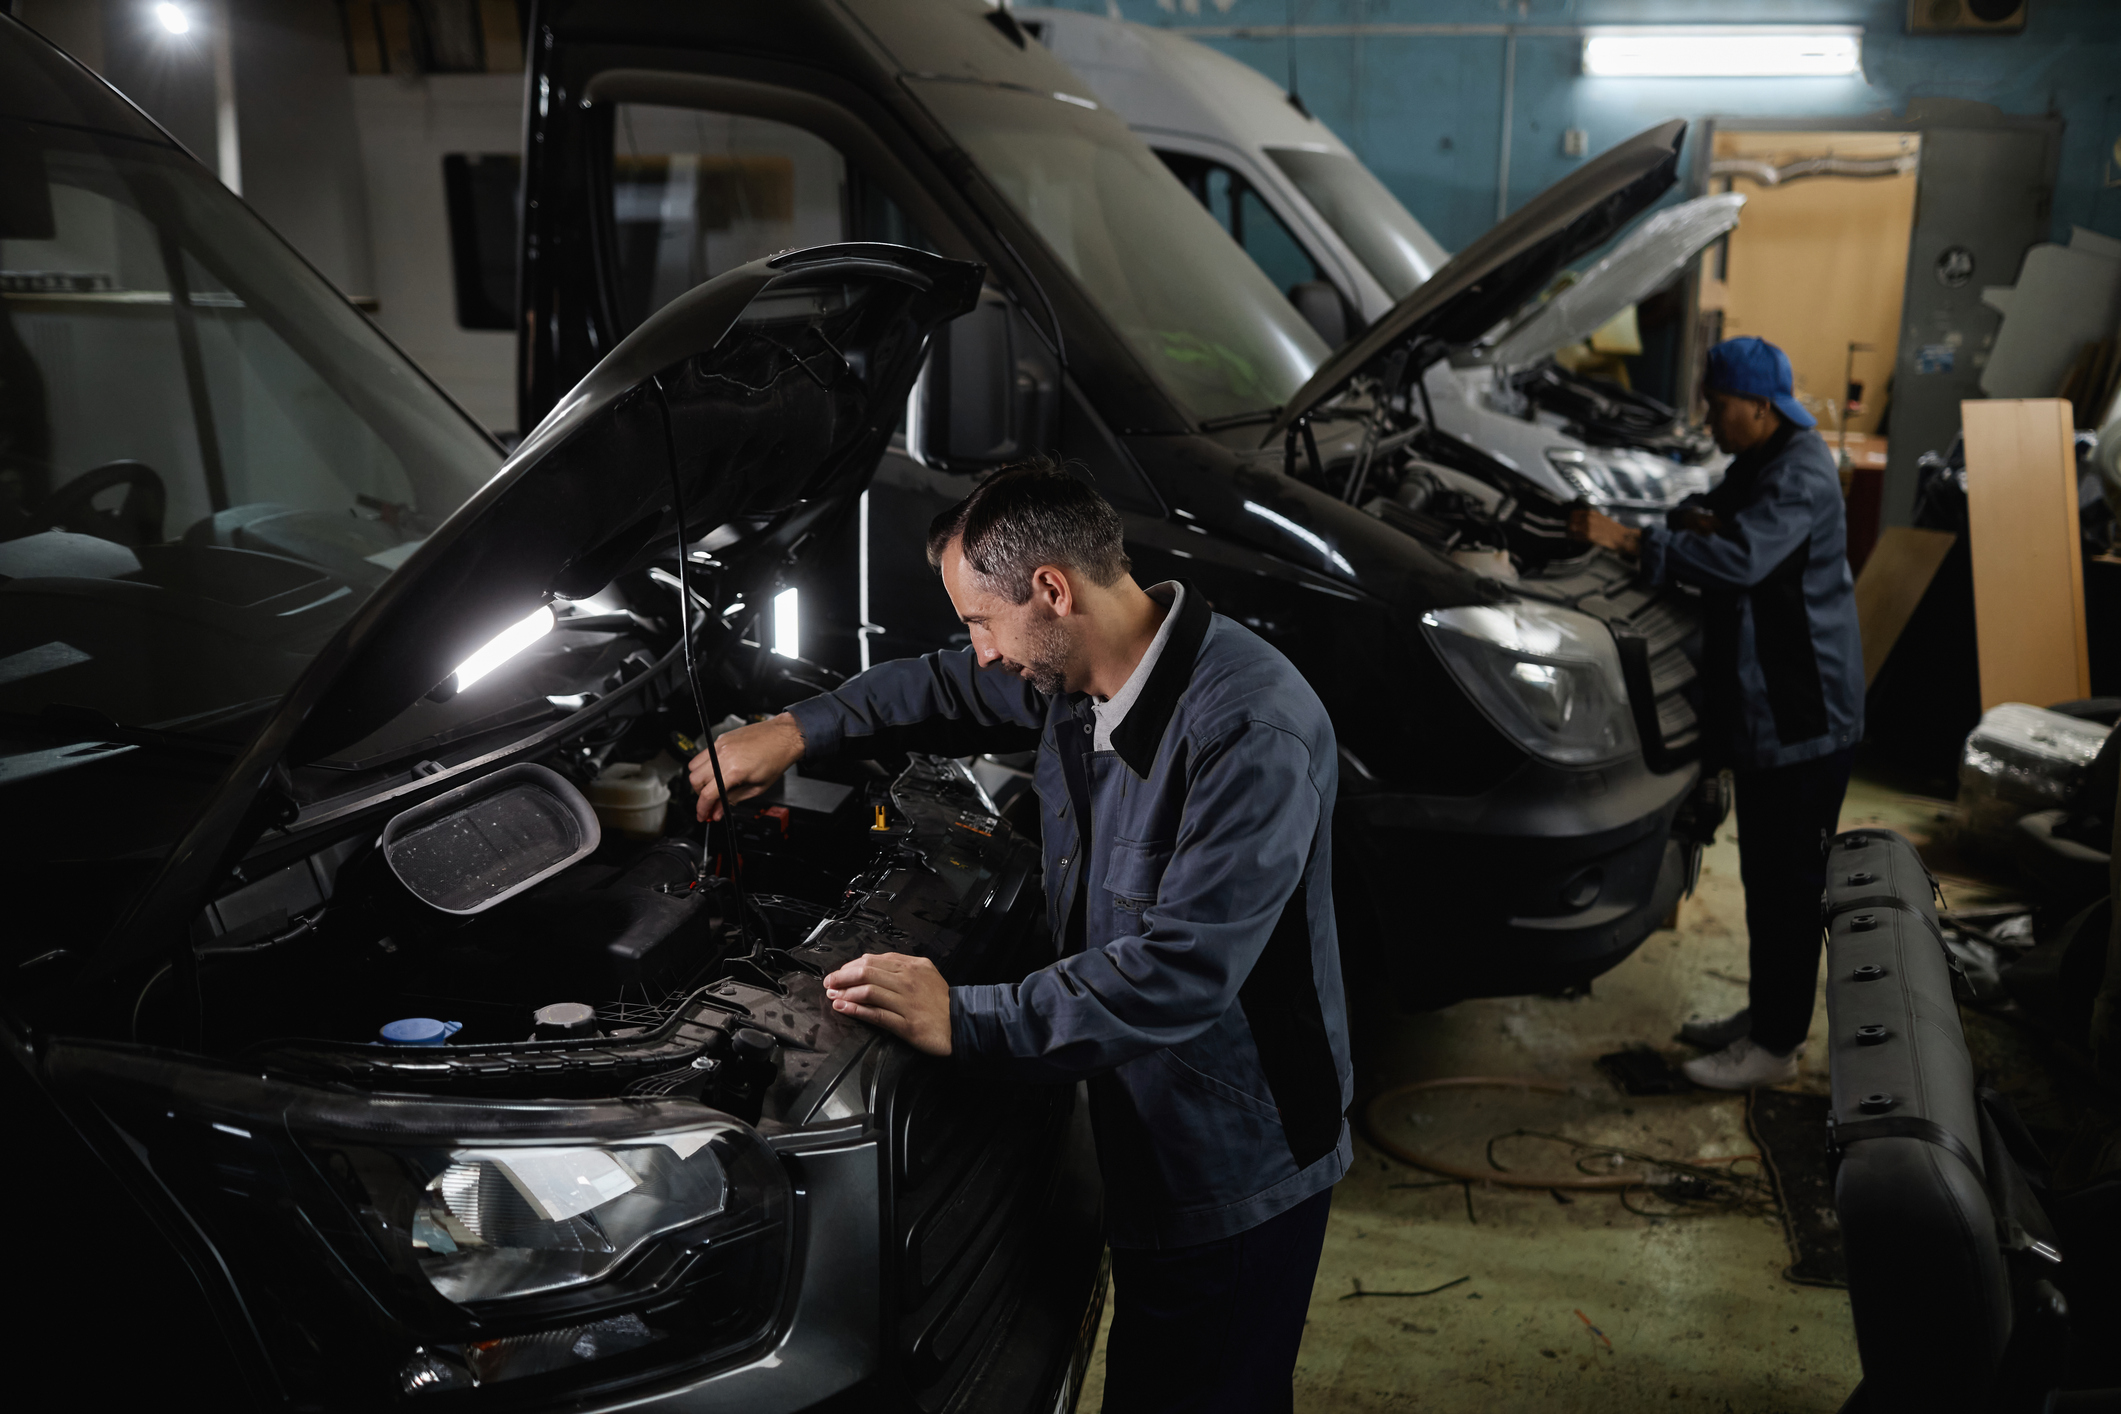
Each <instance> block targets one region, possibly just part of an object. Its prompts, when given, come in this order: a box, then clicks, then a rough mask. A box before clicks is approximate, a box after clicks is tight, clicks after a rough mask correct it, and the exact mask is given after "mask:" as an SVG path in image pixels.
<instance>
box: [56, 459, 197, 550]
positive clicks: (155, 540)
mask: <svg viewBox="0 0 2121 1414" xmlns="http://www.w3.org/2000/svg"><path fill="white" fill-rule="evenodd" d="M113 486H123V487H125V499H124V501H122V502H121V503H120V504H119V506H118V509H117V510H115V511H106V510H99V509H98V508H97V507H96V506H94V505H93V504H91V503H92V502H93V501H94V500H95V498H96V497H98V496H100V495H102V494H103V493H104V492H105V491H108V490H109V489H110V488H111V487H113ZM168 504H169V493H168V491H167V490H165V489H164V487H163V485H162V478H161V477H160V476H159V475H157V474H156V472H155V469H154V468H153V467H151V466H149V465H148V464H147V463H146V462H140V461H134V460H132V459H131V458H129V457H127V458H123V459H121V460H118V461H114V462H105V463H104V464H103V465H102V466H99V467H97V468H96V469H95V470H93V471H85V472H83V473H82V474H81V475H79V476H77V477H75V478H74V479H73V480H72V481H69V482H67V483H66V484H65V485H64V486H61V487H60V488H59V489H58V490H56V491H54V492H52V493H51V495H49V496H47V497H45V498H44V504H43V505H41V506H39V507H37V511H36V514H34V515H32V516H31V517H30V519H29V526H28V528H27V529H25V530H24V531H23V532H22V534H24V535H36V534H38V533H39V532H41V531H46V530H71V531H74V532H76V533H78V534H81V535H93V536H95V537H97V538H98V539H100V540H111V541H115V542H116V543H118V544H120V545H132V546H139V545H158V544H160V543H161V542H162V516H163V512H164V510H165V509H166V508H167V506H168Z"/></svg>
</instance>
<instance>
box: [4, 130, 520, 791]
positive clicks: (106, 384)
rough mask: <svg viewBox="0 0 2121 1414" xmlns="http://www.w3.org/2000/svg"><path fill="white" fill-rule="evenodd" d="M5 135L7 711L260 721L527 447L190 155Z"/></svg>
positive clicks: (124, 719) (110, 720)
mask: <svg viewBox="0 0 2121 1414" xmlns="http://www.w3.org/2000/svg"><path fill="white" fill-rule="evenodd" d="M0 152H5V153H7V154H8V158H7V161H6V162H5V163H0V728H4V727H6V726H7V724H9V723H13V724H14V727H15V728H17V729H23V728H27V727H29V726H30V723H29V722H25V720H24V719H32V720H33V721H35V720H41V721H42V722H44V723H45V724H46V725H47V726H50V725H51V724H52V723H54V722H59V721H66V722H72V723H77V724H84V725H77V726H71V727H67V728H65V730H69V731H90V732H93V731H94V730H95V729H96V727H95V724H97V723H103V724H105V729H106V730H108V729H110V727H111V724H115V725H116V726H122V727H126V728H132V729H135V731H136V733H137V732H138V731H155V732H162V733H171V732H175V733H185V734H190V735H193V736H205V737H221V738H224V739H228V740H235V739H239V737H240V736H241V735H245V734H247V732H246V731H245V728H246V727H247V726H248V725H249V724H251V723H252V722H253V721H254V719H255V716H256V715H257V713H259V712H260V711H262V710H263V709H264V708H265V707H267V706H270V705H271V704H272V703H273V702H274V701H275V700H276V699H277V698H278V697H279V696H280V695H281V694H282V693H284V692H285V691H286V690H287V688H288V687H289V685H290V684H291V683H292V682H293V681H294V679H295V677H296V675H297V674H298V673H299V672H300V671H301V670H302V668H303V667H304V666H305V665H306V664H307V663H308V662H309V661H310V659H311V658H312V657H314V656H315V655H316V653H317V652H318V650H319V649H321V648H322V647H323V646H324V644H325V643H326V641H327V640H329V639H330V638H331V636H332V635H333V634H334V633H335V632H337V630H338V628H339V627H340V625H342V624H343V623H345V622H346V620H347V619H348V618H349V617H350V616H351V615H352V614H353V612H354V611H355V610H356V609H357V608H358V607H359V606H360V605H361V603H362V602H363V601H364V600H366V599H367V598H368V596H369V595H370V594H371V593H372V592H373V591H374V590H375V588H376V586H377V585H379V584H381V583H382V582H383V580H384V579H385V578H386V577H387V576H388V575H389V574H390V573H391V572H392V571H393V570H394V569H395V568H396V567H397V566H398V565H399V564H401V563H402V562H403V561H404V560H405V559H406V558H407V557H408V556H409V555H411V554H412V552H413V551H414V550H415V549H416V548H417V547H418V546H419V544H420V543H421V541H422V540H423V539H424V538H425V537H426V536H427V535H428V534H429V533H430V532H431V531H432V530H433V529H434V528H435V527H436V526H437V525H439V524H440V523H441V522H442V521H443V520H444V519H445V518H446V517H447V516H448V515H449V514H450V513H451V512H452V511H454V510H456V509H457V507H458V506H460V505H462V504H463V503H464V501H465V500H466V499H467V498H469V497H470V495H471V494H472V493H473V492H474V491H476V490H477V489H478V488H479V487H480V486H481V485H482V484H484V483H485V482H486V480H487V479H488V478H489V477H491V476H492V474H493V472H494V469H495V468H496V467H497V466H498V465H499V464H500V460H501V457H500V453H499V451H498V450H497V449H496V448H495V447H494V446H493V444H492V443H491V442H490V441H488V440H487V439H486V437H485V436H483V435H482V434H481V433H480V432H479V430H478V429H477V428H476V427H475V426H474V425H473V424H472V423H471V422H470V420H469V419H467V418H466V417H465V416H464V414H463V413H462V412H460V411H459V410H458V409H457V408H456V407H455V406H454V405H452V404H451V403H450V402H449V400H448V399H447V398H445V397H444V396H443V395H442V394H441V393H440V392H438V391H437V390H436V389H435V388H434V386H433V385H432V384H430V383H428V382H427V380H426V379H425V378H423V377H422V376H421V375H420V373H419V372H418V371H417V370H416V369H414V368H413V366H412V365H411V364H409V363H408V362H406V360H405V359H404V357H403V356H402V355H400V354H399V353H398V352H397V351H396V350H395V349H393V348H391V347H390V345H389V343H388V342H386V341H385V340H384V339H383V337H382V336H381V335H380V334H379V333H377V332H376V330H375V329H374V328H373V327H372V326H370V324H369V323H368V321H367V320H366V319H365V318H364V317H363V316H362V315H360V314H359V313H357V312H356V311H355V310H354V309H352V308H351V307H350V306H349V305H348V304H347V303H346V302H345V301H344V300H343V299H341V298H339V297H338V296H337V295H336V294H335V293H333V291H332V289H331V287H330V286H329V285H327V284H326V283H325V282H324V281H323V280H322V279H321V278H319V277H318V276H317V274H316V273H315V272H314V271H312V270H310V269H308V268H307V267H306V266H304V265H303V264H302V262H301V261H300V260H299V259H298V258H297V257H296V256H295V255H294V253H293V252H292V251H290V250H289V249H288V248H287V247H286V246H285V245H284V244H283V243H282V242H281V241H280V240H279V239H277V238H276V237H275V236H274V235H273V234H272V233H271V232H270V231H269V230H267V229H266V227H265V226H264V225H263V224H262V223H261V222H260V221H259V220H258V219H257V217H256V216H255V215H253V214H252V213H251V212H250V211H249V210H248V209H246V208H245V207H244V206H243V204H242V203H241V202H240V201H238V200H237V199H236V198H235V197H234V196H233V195H231V194H230V193H229V192H227V191H226V190H224V189H223V188H222V187H221V185H220V184H219V183H218V182H216V181H215V180H214V179H213V177H212V175H211V174H210V173H208V172H207V171H206V170H205V169H204V168H202V167H201V166H200V165H199V164H198V163H197V162H194V161H193V160H191V159H190V158H189V157H186V156H184V155H183V154H182V153H180V152H178V151H176V150H174V149H172V148H169V147H164V146H161V145H159V144H155V143H151V142H143V141H138V140H134V139H130V138H120V137H113V136H107V135H103V134H100V133H95V132H89V131H84V130H81V129H78V128H65V127H60V126H57V125H52V124H42V123H31V122H22V121H17V120H13V119H0ZM52 729H53V730H58V729H59V728H57V727H52ZM14 736H15V733H14V732H13V731H0V742H4V740H6V739H12V738H14ZM33 738H34V733H33V736H32V739H33ZM24 744H26V743H24V742H18V743H17V744H16V745H4V744H0V781H12V780H14V779H17V778H19V777H21V776H23V775H25V774H37V773H39V772H41V771H43V770H45V769H56V766H55V765H53V764H52V763H45V764H44V765H39V764H38V763H40V762H44V761H45V757H47V756H51V755H52V753H51V752H50V751H47V750H43V749H42V748H39V749H38V750H33V751H30V752H29V754H28V755H27V756H24V755H23V754H22V751H21V747H22V745H24ZM40 752H41V754H40ZM60 755H62V756H63V755H64V753H63V751H62V752H61V753H60ZM32 758H34V759H32ZM57 764H58V765H63V764H65V763H64V762H63V761H60V762H58V763H57Z"/></svg>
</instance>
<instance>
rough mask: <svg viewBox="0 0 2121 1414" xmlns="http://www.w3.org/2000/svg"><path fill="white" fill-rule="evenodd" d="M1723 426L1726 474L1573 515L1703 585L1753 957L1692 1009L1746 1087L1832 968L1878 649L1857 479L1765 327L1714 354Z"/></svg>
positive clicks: (1698, 1038) (1712, 399) (1720, 1062)
mask: <svg viewBox="0 0 2121 1414" xmlns="http://www.w3.org/2000/svg"><path fill="white" fill-rule="evenodd" d="M1704 391H1705V392H1706V393H1707V395H1708V402H1709V430H1710V431H1711V432H1713V433H1714V434H1715V437H1716V445H1717V446H1719V447H1721V448H1723V450H1724V451H1726V452H1730V453H1732V454H1733V460H1732V462H1731V464H1730V467H1729V469H1728V470H1726V471H1725V473H1724V478H1723V480H1722V481H1721V482H1720V483H1718V485H1717V486H1716V487H1715V489H1713V490H1711V491H1709V492H1707V493H1706V494H1705V495H1699V496H1689V497H1687V499H1686V500H1684V501H1682V502H1681V503H1680V504H1679V505H1678V506H1677V507H1675V508H1674V509H1673V511H1672V513H1671V515H1670V516H1669V517H1668V522H1669V524H1668V525H1667V526H1650V527H1647V528H1645V529H1642V530H1631V529H1629V528H1627V527H1626V526H1623V525H1621V524H1620V523H1619V522H1617V521H1614V520H1610V519H1608V518H1607V517H1605V516H1603V515H1600V514H1599V513H1598V512H1597V511H1594V510H1590V509H1588V508H1584V507H1579V508H1578V509H1577V510H1576V511H1575V512H1574V513H1573V516H1572V519H1571V525H1570V528H1571V530H1572V532H1573V533H1574V534H1575V535H1576V536H1577V538H1579V539H1585V540H1590V541H1592V542H1593V543H1595V544H1599V545H1604V546H1606V547H1607V548H1609V549H1613V550H1617V551H1619V552H1620V553H1622V554H1624V555H1631V556H1637V557H1639V558H1640V559H1641V561H1642V571H1643V575H1644V577H1645V578H1646V579H1648V580H1649V581H1650V582H1651V583H1653V584H1664V583H1667V582H1670V581H1673V580H1678V581H1680V582H1682V583H1686V584H1692V585H1698V586H1699V587H1700V588H1701V590H1702V598H1703V601H1704V606H1705V608H1706V610H1707V613H1706V616H1705V622H1704V623H1703V625H1702V658H1703V662H1702V664H1701V693H1702V717H1703V727H1704V740H1705V742H1706V760H1705V761H1704V763H1703V764H1704V766H1705V767H1706V768H1707V769H1709V770H1717V769H1719V768H1721V767H1725V766H1728V767H1731V768H1732V770H1733V774H1734V776H1735V777H1736V785H1737V795H1738V840H1739V872H1740V875H1741V877H1742V878H1743V880H1744V882H1745V926H1746V934H1747V942H1748V947H1749V951H1750V962H1751V974H1752V976H1751V986H1750V995H1749V998H1748V1002H1749V1005H1748V1006H1747V1007H1746V1008H1745V1009H1744V1010H1742V1011H1740V1012H1738V1013H1737V1014H1736V1015H1734V1016H1730V1017H1726V1018H1724V1019H1722V1020H1720V1021H1709V1022H1690V1023H1688V1024H1687V1025H1686V1026H1684V1027H1682V1028H1681V1029H1680V1033H1679V1034H1680V1037H1681V1039H1683V1040H1685V1041H1687V1042H1689V1043H1691V1044H1693V1045H1695V1046H1698V1047H1700V1048H1701V1049H1702V1050H1703V1051H1705V1052H1706V1053H1707V1054H1704V1055H1702V1056H1700V1057H1698V1058H1696V1059H1694V1060H1691V1061H1689V1062H1687V1064H1686V1066H1685V1067H1684V1069H1685V1070H1686V1073H1687V1075H1688V1077H1689V1078H1691V1079H1692V1080H1693V1081H1694V1082H1695V1083H1696V1084H1697V1085H1705V1086H1708V1087H1710V1088H1712V1089H1718V1090H1744V1089H1750V1088H1751V1087H1753V1086H1755V1085H1778V1084H1782V1083H1783V1082H1785V1081H1789V1080H1793V1079H1795V1078H1796V1075H1797V1060H1798V1057H1799V1056H1800V1055H1801V1054H1802V1052H1803V1046H1804V1037H1805V1033H1806V1032H1807V1031H1809V1030H1810V1029H1811V1019H1812V998H1813V993H1814V990H1815V988H1816V986H1817V984H1818V977H1819V947H1820V943H1819V895H1820V891H1821V890H1822V889H1823V888H1824V887H1825V884H1826V842H1827V841H1828V840H1829V839H1831V838H1832V837H1833V835H1834V833H1835V832H1836V830H1837V828H1838V825H1839V820H1840V813H1841V798H1842V796H1843V795H1845V794H1846V793H1847V791H1848V779H1849V761H1850V758H1851V756H1852V755H1853V753H1854V750H1855V746H1856V743H1857V742H1858V741H1859V740H1861V739H1862V736H1863V645H1862V642H1861V640H1860V639H1859V637H1858V634H1857V628H1856V587H1855V580H1854V578H1853V577H1852V576H1851V575H1850V573H1849V565H1848V541H1847V525H1846V520H1845V517H1844V514H1843V510H1842V500H1841V478H1840V476H1839V474H1838V473H1837V471H1836V470H1835V465H1834V456H1833V453H1832V452H1830V451H1828V450H1827V446H1826V443H1825V442H1824V441H1822V440H1821V439H1820V437H1819V435H1818V434H1817V433H1816V432H1814V431H1812V427H1813V425H1814V420H1813V418H1812V415H1811V414H1810V413H1808V412H1806V411H1805V410H1804V407H1803V405H1802V404H1800V403H1799V402H1798V401H1797V399H1796V397H1795V396H1794V395H1793V390H1792V386H1791V378H1790V361H1789V359H1788V357H1787V356H1785V355H1784V354H1783V352H1782V350H1780V349H1778V348H1776V347H1775V346H1774V345H1773V344H1770V343H1768V342H1766V341H1765V340H1763V339H1729V340H1726V341H1725V342H1723V343H1720V344H1718V345H1716V347H1714V348H1713V349H1710V350H1709V357H1708V371H1707V376H1706V378H1705V379H1704Z"/></svg>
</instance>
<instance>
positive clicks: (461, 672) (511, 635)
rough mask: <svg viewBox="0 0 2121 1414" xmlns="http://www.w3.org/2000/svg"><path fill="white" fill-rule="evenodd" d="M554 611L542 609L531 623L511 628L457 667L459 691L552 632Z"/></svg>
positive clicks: (513, 625) (525, 620) (496, 636)
mask: <svg viewBox="0 0 2121 1414" xmlns="http://www.w3.org/2000/svg"><path fill="white" fill-rule="evenodd" d="M552 623H553V619H552V608H551V606H550V605H547V606H545V607H544V608H541V609H539V610H538V611H537V612H536V613H534V614H532V615H531V616H530V617H529V618H527V619H522V620H519V621H518V622H516V623H512V624H510V625H509V626H508V627H507V628H504V629H502V630H501V631H500V632H499V633H497V634H495V635H494V636H493V638H492V640H491V641H490V642H488V643H487V645H486V646H485V647H484V648H481V649H480V650H479V651H478V652H476V653H474V654H472V655H471V656H470V657H469V658H466V659H465V660H464V661H463V662H461V663H459V664H457V671H456V674H455V676H456V680H457V691H458V692H462V691H463V690H464V689H465V688H467V687H470V686H471V685H472V684H473V683H475V682H477V681H478V680H479V679H480V678H483V677H485V676H486V675H487V674H488V673H490V672H492V671H493V670H494V669H495V668H498V667H500V666H501V664H503V663H505V662H507V661H508V660H509V659H510V658H513V657H515V655H516V654H518V653H520V652H522V651H523V650H524V649H525V648H528V647H529V646H530V645H531V644H533V643H536V642H537V641H538V640H539V639H541V638H543V637H544V636H545V635H546V634H548V633H551V632H552Z"/></svg>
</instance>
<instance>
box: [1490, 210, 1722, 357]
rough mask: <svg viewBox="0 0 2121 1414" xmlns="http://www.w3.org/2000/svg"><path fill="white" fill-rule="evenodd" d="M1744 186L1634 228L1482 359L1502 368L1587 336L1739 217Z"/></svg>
mask: <svg viewBox="0 0 2121 1414" xmlns="http://www.w3.org/2000/svg"><path fill="white" fill-rule="evenodd" d="M1744 205H1745V197H1744V196H1743V195H1742V194H1740V193H1738V192H1724V193H1722V194H1720V195H1717V196H1702V197H1696V198H1695V199H1694V200H1692V201H1688V202H1682V203H1680V204H1679V205H1678V206H1672V207H1667V208H1666V209H1664V210H1663V211H1660V212H1658V213H1657V214H1656V215H1654V216H1652V217H1650V219H1649V220H1647V221H1645V222H1643V223H1642V224H1641V225H1640V226H1638V227H1636V228H1635V229H1634V230H1633V231H1632V232H1630V233H1629V235H1628V238H1627V239H1626V240H1624V241H1622V242H1621V243H1620V244H1619V245H1617V246H1615V247H1613V251H1612V253H1611V254H1610V255H1607V256H1606V257H1605V258H1604V259H1603V260H1600V261H1599V262H1598V263H1597V264H1596V265H1594V266H1592V267H1591V268H1590V270H1588V271H1587V272H1585V274H1584V277H1583V278H1582V279H1581V280H1578V281H1577V282H1576V283H1575V284H1573V285H1571V286H1569V287H1568V288H1567V289H1565V290H1563V291H1562V292H1561V293H1559V294H1557V295H1555V296H1554V298H1552V299H1550V300H1548V301H1547V302H1546V303H1544V304H1541V305H1536V306H1534V307H1533V308H1531V309H1529V310H1526V311H1525V313H1524V316H1523V317H1522V318H1521V319H1519V320H1518V321H1517V323H1516V324H1514V325H1513V326H1511V328H1510V329H1509V330H1508V332H1506V333H1504V334H1503V336H1502V337H1501V338H1499V339H1497V340H1496V341H1495V344H1494V346H1493V348H1492V349H1490V350H1484V351H1482V356H1481V360H1480V361H1481V362H1483V363H1493V364H1496V365H1498V366H1499V367H1503V368H1515V367H1517V366H1519V365H1520V364H1526V363H1534V362H1537V361H1538V360H1540V359H1542V358H1545V357H1546V356H1547V355H1548V354H1550V353H1552V352H1554V350H1556V349H1558V348H1560V347H1562V346H1563V345H1564V344H1574V343H1578V342H1580V341H1582V340H1584V339H1588V338H1589V337H1591V335H1592V334H1594V333H1596V332H1597V331H1598V330H1599V329H1600V328H1602V327H1603V326H1604V325H1605V322H1606V321H1607V320H1609V319H1611V318H1612V317H1613V316H1614V315H1616V314H1618V313H1620V311H1622V310H1623V309H1626V308H1627V307H1628V306H1629V305H1631V304H1634V303H1636V302H1637V301H1640V300H1643V299H1646V298H1648V297H1649V296H1650V295H1652V294H1654V293H1655V292H1656V291H1657V290H1658V289H1659V288H1660V287H1661V286H1662V285H1663V284H1664V282H1665V281H1667V280H1669V279H1671V278H1672V276H1673V275H1675V274H1677V273H1678V272H1679V271H1681V270H1683V269H1685V268H1686V263H1687V262H1688V261H1689V260H1692V259H1693V258H1694V257H1695V256H1697V255H1699V254H1700V253H1701V252H1702V251H1703V250H1704V249H1705V248H1706V247H1708V246H1709V245H1710V244H1711V243H1713V242H1715V241H1718V240H1721V239H1722V238H1723V237H1724V236H1725V235H1726V234H1728V233H1729V232H1730V231H1731V229H1732V228H1733V227H1735V226H1736V225H1737V224H1738V208H1740V207H1741V206H1744Z"/></svg>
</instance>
